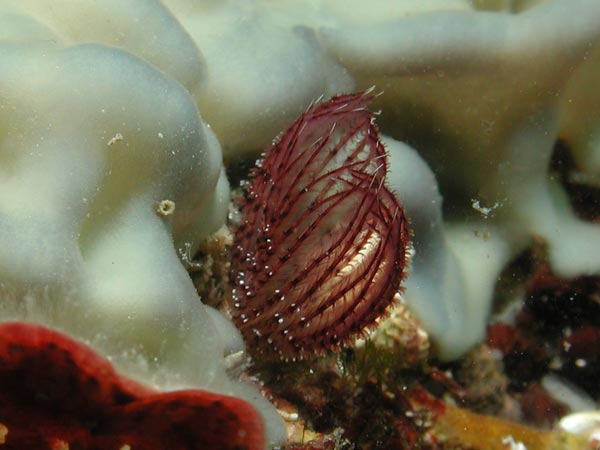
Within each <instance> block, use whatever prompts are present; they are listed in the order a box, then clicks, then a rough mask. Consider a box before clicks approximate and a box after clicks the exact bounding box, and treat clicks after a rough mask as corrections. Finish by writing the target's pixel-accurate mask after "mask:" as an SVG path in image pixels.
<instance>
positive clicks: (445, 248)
mask: <svg viewBox="0 0 600 450" xmlns="http://www.w3.org/2000/svg"><path fill="white" fill-rule="evenodd" d="M163 3H164V4H163ZM163 3H161V2H160V1H158V0H128V1H124V2H123V1H120V2H118V1H116V0H105V1H103V2H96V1H91V0H57V1H54V2H44V1H42V0H6V1H4V2H2V4H1V5H0V25H1V26H0V66H1V68H2V70H1V71H0V115H1V116H2V123H1V124H0V130H1V132H0V137H1V141H0V158H2V160H3V165H2V169H1V170H0V187H1V188H0V196H2V202H1V203H0V225H2V226H1V227H0V243H1V244H2V251H1V252H0V283H1V288H2V293H3V297H4V298H3V302H2V308H3V311H2V317H3V318H9V317H21V318H27V319H32V320H38V321H41V322H44V323H48V324H50V325H53V326H55V327H57V328H60V329H63V330H66V331H68V332H70V333H71V334H73V335H75V336H78V337H80V338H83V339H86V340H87V341H88V342H90V343H91V344H92V345H94V346H96V347H99V348H101V349H103V350H104V352H105V353H107V354H110V355H112V356H113V357H114V358H116V361H117V363H118V364H120V366H121V367H126V366H127V370H128V371H129V372H130V373H133V372H135V371H138V372H144V373H145V376H146V377H147V378H152V379H154V381H155V382H156V383H162V384H163V385H166V384H169V383H171V384H177V383H176V382H175V381H174V380H173V379H172V378H171V379H170V381H168V382H167V381H165V380H162V381H161V380H160V378H161V377H166V378H169V376H168V375H167V374H169V373H170V374H171V375H173V374H178V376H179V377H180V380H179V382H180V384H187V385H194V386H202V387H208V388H212V389H215V390H220V391H221V392H224V391H227V392H230V393H234V392H238V391H239V392H241V391H242V390H243V388H241V387H240V386H239V385H237V384H235V383H232V382H230V381H229V380H228V378H227V377H226V376H224V370H225V369H224V365H225V363H224V362H223V355H224V353H226V352H227V351H235V350H237V349H239V348H240V345H241V343H240V341H239V336H238V335H237V334H236V333H235V331H234V330H232V329H231V325H230V324H229V323H228V322H227V321H226V320H225V318H224V317H222V316H220V315H218V313H217V312H216V311H214V310H211V309H209V308H207V307H204V306H202V305H201V304H200V302H199V301H198V298H197V296H196V294H195V293H194V290H193V286H192V283H191V281H190V280H189V277H188V275H187V273H186V272H185V270H184V269H183V267H182V266H181V264H180V262H179V260H178V258H177V252H176V249H177V248H180V249H184V250H185V249H187V248H192V249H193V248H195V246H196V245H197V244H198V242H199V241H200V240H201V239H202V238H204V237H205V236H206V235H207V234H208V233H209V232H211V231H213V230H215V229H216V228H218V226H219V225H220V224H222V223H223V220H224V215H225V213H226V204H227V202H228V196H229V193H228V189H229V186H228V182H227V179H226V178H225V176H224V172H223V168H222V164H221V151H220V147H221V146H222V147H223V148H224V151H225V155H226V158H227V159H228V160H230V161H233V162H235V160H236V159H238V160H239V159H244V158H247V157H249V156H251V155H257V154H258V153H259V152H260V150H261V149H262V148H264V147H265V146H266V145H267V144H268V143H269V142H270V141H271V140H272V139H273V138H274V137H275V135H276V134H277V132H279V131H280V130H282V129H283V128H284V127H285V126H286V125H287V124H288V122H290V121H291V120H293V119H294V118H295V117H296V115H297V114H298V113H299V112H301V111H303V110H304V108H305V107H306V106H307V105H308V104H309V103H310V101H312V100H313V99H315V98H318V97H319V96H329V95H332V94H335V93H341V92H344V91H349V90H352V89H354V88H358V89H361V88H366V87H369V86H371V85H373V84H375V85H376V86H377V88H378V89H381V90H383V91H384V92H383V94H382V95H381V96H380V97H379V100H378V107H380V108H381V110H382V114H381V116H380V117H379V119H378V123H379V124H380V127H381V128H382V130H383V131H384V132H385V133H387V134H389V135H390V136H392V138H393V139H396V140H402V141H406V142H407V143H408V144H409V145H410V147H412V148H414V150H413V149H411V148H409V147H407V146H406V145H403V144H400V143H398V142H396V141H394V140H393V139H392V138H390V139H389V140H388V147H389V151H390V156H391V162H390V166H391V173H390V177H391V180H392V181H391V182H392V184H393V185H394V187H395V189H396V191H397V192H398V195H399V196H400V197H401V198H402V199H403V200H404V202H405V204H406V206H407V210H408V212H409V215H410V216H412V223H413V227H414V234H415V237H414V245H415V257H414V261H413V271H412V273H411V275H410V277H409V280H408V286H407V292H406V298H407V301H408V303H409V305H410V306H411V307H412V308H413V310H414V311H415V312H416V313H417V315H418V317H419V318H420V320H421V322H422V323H423V325H424V327H425V328H426V329H427V331H428V332H429V333H430V334H431V337H432V338H433V340H434V342H435V343H436V344H437V349H438V351H439V354H440V355H441V356H442V357H445V358H453V357H456V356H459V355H460V354H462V353H463V352H464V351H466V350H467V349H468V348H469V347H470V346H472V345H473V344H474V343H476V342H477V341H478V340H480V339H481V338H482V336H483V333H484V329H485V324H486V320H487V316H488V313H489V308H490V303H491V299H492V294H493V289H494V283H495V281H496V278H497V275H498V273H499V272H500V270H502V268H503V267H505V265H506V264H507V263H508V261H509V260H510V259H511V258H512V257H514V256H515V255H516V254H517V253H518V252H520V251H521V250H522V249H524V248H526V247H527V246H528V245H529V244H530V243H531V241H532V239H534V238H540V239H543V240H544V241H545V242H546V244H547V247H548V252H549V260H550V262H551V264H552V266H553V269H554V270H555V271H557V272H558V273H560V274H562V275H567V276H575V275H579V274H587V273H598V272H599V271H600V230H599V228H598V226H597V225H594V224H591V223H587V222H584V221H582V220H581V219H578V218H577V217H575V215H574V214H573V212H572V210H571V208H570V205H569V203H568V199H567V197H566V195H565V193H564V192H563V190H562V187H561V186H560V185H559V183H558V182H556V181H555V180H553V179H551V178H550V177H549V175H548V164H549V161H550V158H551V153H552V148H553V145H554V143H555V142H556V140H557V139H562V140H564V141H565V142H566V143H567V145H568V146H569V148H570V149H571V150H572V152H573V155H574V157H575V160H576V162H578V163H579V164H580V166H581V167H580V168H581V171H582V172H583V173H585V174H588V175H590V176H591V177H592V179H597V176H598V170H599V169H598V167H600V163H599V161H600V156H599V155H600V146H599V144H598V142H599V138H598V136H600V131H599V130H600V122H599V121H598V111H600V107H599V105H600V102H599V101H598V94H597V93H598V92H600V91H599V89H598V83H599V81H598V77H599V68H598V67H599V64H598V61H599V57H598V55H599V54H600V28H599V27H598V23H600V2H598V1H597V0H546V1H543V0H542V1H540V0H472V1H468V0H428V1H422V2H413V1H398V2H388V1H385V0H378V1H375V2H364V1H359V0H353V1H346V0H328V1H325V0H312V1H304V0H302V1H299V0H281V1H278V2H272V1H268V0H248V1H244V2H240V1H236V0H228V1H223V2H215V1H209V0H205V1H197V2H192V1H190V0H165V1H164V2H163ZM198 109H199V110H200V113H201V114H202V118H203V119H204V120H205V121H206V123H208V125H206V124H205V123H204V122H203V121H202V120H201V119H200V116H199V113H198ZM211 129H212V130H214V133H213V131H211ZM423 159H424V160H426V161H427V163H425V162H424V161H423ZM419 174H420V175H419ZM594 177H596V178H594ZM442 200H443V204H444V210H443V211H444V214H445V216H444V215H443V214H442ZM161 202H162V203H161ZM165 202H166V203H165ZM161 205H162V207H161ZM163 207H165V208H166V209H164V208H163ZM173 207H174V208H173ZM157 208H158V210H157ZM165 211H166V213H165ZM132 349H133V350H134V353H136V354H139V355H142V358H141V360H143V361H145V363H144V364H146V366H147V367H146V368H144V367H143V366H144V364H138V363H135V362H132V358H131V357H123V354H125V353H128V352H129V353H131V351H132ZM119 355H120V356H119ZM155 358H156V359H155ZM240 395H242V396H245V397H246V398H248V396H249V395H251V394H248V393H247V392H246V393H244V394H240ZM256 404H259V407H261V408H262V409H263V412H264V414H265V416H269V417H270V419H269V420H268V421H267V425H268V431H269V434H270V437H271V441H272V442H275V441H276V440H278V439H279V440H281V439H282V435H281V434H278V433H279V431H278V429H277V426H278V425H277V423H276V421H274V420H271V419H272V418H273V417H272V416H271V415H270V414H271V413H270V412H269V410H268V408H267V407H266V406H265V404H264V403H262V404H260V401H259V400H257V403H256ZM260 405H262V406H260Z"/></svg>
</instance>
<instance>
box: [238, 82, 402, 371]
mask: <svg viewBox="0 0 600 450" xmlns="http://www.w3.org/2000/svg"><path fill="white" fill-rule="evenodd" d="M372 98H373V96H372V95H371V94H370V93H369V92H362V93H357V94H349V95H341V96H338V97H334V98H332V99H330V100H328V101H325V102H322V103H315V104H312V105H311V106H310V107H309V108H308V109H307V110H306V112H305V113H303V114H302V115H301V116H300V117H299V118H298V119H297V120H296V121H295V122H294V123H292V125H291V126H290V127H289V128H288V129H287V130H286V131H285V132H284V133H283V134H282V135H281V136H280V137H279V138H278V139H277V140H276V142H274V143H273V145H272V146H271V147H270V148H269V149H268V150H267V151H266V152H265V154H264V157H263V158H262V159H261V160H260V161H259V162H258V163H257V165H256V167H255V168H254V169H253V170H252V172H251V181H249V182H247V183H246V184H245V186H244V187H245V197H244V199H243V200H241V203H242V204H241V217H242V219H241V223H240V224H239V225H238V227H237V229H236V232H235V242H234V249H233V258H232V273H231V275H232V280H233V285H234V287H233V292H232V295H231V299H230V303H231V305H230V306H231V308H230V309H231V314H232V317H233V319H234V321H235V322H236V324H237V326H238V327H239V328H240V330H241V331H242V334H243V336H244V338H245V340H246V342H247V344H248V348H249V349H250V351H252V352H254V353H256V354H261V355H263V356H264V357H268V358H273V357H274V358H282V359H297V358H308V357H312V356H315V355H320V354H323V353H324V352H325V351H327V350H336V349H339V348H340V347H341V346H342V345H344V344H345V343H348V342H350V341H351V340H352V339H353V338H354V337H356V336H357V335H359V334H360V333H362V332H363V331H364V330H365V329H367V328H368V327H369V326H373V325H374V324H375V322H376V320H377V319H378V318H379V317H380V316H381V315H383V314H384V313H385V311H386V309H387V307H388V306H389V305H390V304H391V303H392V302H393V298H394V295H395V294H396V293H397V292H398V291H399V289H400V283H401V281H402V278H403V276H404V272H405V265H406V253H407V251H406V249H407V246H408V240H409V239H408V235H409V233H408V226H407V220H406V218H405V215H404V211H403V209H402V207H401V206H400V204H399V202H398V200H397V199H396V197H395V196H394V194H393V193H392V192H391V191H390V190H389V189H388V188H387V187H386V172H387V161H386V158H387V155H386V151H385V148H384V146H383V144H382V143H381V141H380V139H379V135H378V131H377V128H376V126H375V123H374V115H373V113H371V112H370V111H369V110H368V109H367V104H368V103H369V102H370V101H371V100H372Z"/></svg>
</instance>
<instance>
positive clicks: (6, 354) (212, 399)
mask: <svg viewBox="0 0 600 450" xmlns="http://www.w3.org/2000/svg"><path fill="white" fill-rule="evenodd" d="M0 448H2V449H19V450H23V449H49V450H50V449H51V450H59V449H61V450H64V449H69V450H80V449H81V450H92V449H98V450H113V449H114V450H142V449H144V450H164V449H170V450H184V449H185V450H193V449H211V450H218V449H222V450H234V449H235V450H241V449H245V450H259V449H260V450H262V449H264V448H265V438H264V431H263V424H262V420H261V418H260V416H259V414H258V413H257V411H256V410H255V409H254V408H253V407H252V406H251V405H250V404H248V403H246V402H245V401H243V400H240V399H237V398H234V397H229V396H224V395H220V394H214V393H210V392H206V391H201V390H182V391H174V392H157V391H155V390H153V389H150V388H148V387H145V386H143V385H141V384H139V383H137V382H135V381H133V380H131V379H128V378H126V377H123V376H121V375H119V374H118V373H117V372H116V371H115V370H114V368H113V367H112V366H111V364H110V363H109V362H108V360H106V359H105V358H103V357H102V356H100V355H99V354H97V353H95V352H94V351H93V350H91V349H90V348H89V347H87V346H85V345H84V344H82V343H80V342H77V341H75V340H73V339H71V338H69V337H68V336H66V335H64V334H62V333H59V332H57V331H54V330H50V329H48V328H45V327H43V326H40V325H37V324H31V323H23V322H9V323H3V324H0Z"/></svg>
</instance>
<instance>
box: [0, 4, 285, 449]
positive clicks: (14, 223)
mask: <svg viewBox="0 0 600 450" xmlns="http://www.w3.org/2000/svg"><path fill="white" fill-rule="evenodd" d="M60 3H61V4H60V5H57V4H54V6H56V7H57V8H58V7H65V8H66V7H67V6H68V5H67V3H68V4H73V6H74V9H69V15H68V17H66V18H61V17H59V15H56V17H55V16H53V15H52V14H51V13H53V12H54V8H53V7H51V6H49V4H46V3H45V2H22V3H20V4H19V5H18V8H15V9H12V10H11V9H10V8H8V7H7V4H3V5H2V8H0V23H5V24H16V25H15V26H14V29H13V30H12V31H13V32H12V33H11V32H10V27H7V28H3V29H2V32H0V33H1V34H2V39H1V40H0V72H1V73H0V158H1V160H2V166H1V168H0V247H1V248H2V250H1V251H0V296H1V302H0V320H24V321H34V322H38V323H42V324H45V325H47V326H50V327H53V328H56V329H58V330H61V331H63V332H66V333H67V334H69V335H71V336H73V337H75V338H78V339H80V340H82V341H84V342H86V343H88V344H89V345H91V346H92V347H94V348H95V349H96V350H99V351H100V352H102V353H103V354H104V355H106V356H108V357H109V358H110V359H111V360H112V362H113V363H114V364H115V365H116V366H117V368H118V369H120V370H121V371H123V372H124V373H126V374H128V375H130V376H132V377H134V378H137V379H140V380H142V381H144V382H146V383H149V384H151V385H153V386H156V387H158V388H160V389H166V390H170V389H179V388H203V389H208V390H212V391H216V392H220V393H224V394H229V395H236V396H240V397H242V398H245V399H246V400H249V401H250V402H251V403H253V404H254V405H255V406H256V407H257V408H258V409H259V410H260V411H261V412H262V414H263V417H264V418H265V425H266V429H267V433H268V439H269V442H271V443H276V442H282V441H283V437H284V435H283V428H282V425H281V421H280V419H279V418H278V416H277V413H276V411H275V409H274V407H272V406H271V405H270V404H269V403H268V402H267V400H265V399H264V398H262V396H261V395H260V394H259V393H258V391H257V390H256V389H254V388H251V387H249V386H247V385H245V384H243V383H241V382H239V381H236V380H235V379H232V378H230V377H229V376H228V374H227V369H228V368H229V367H228V366H229V365H230V364H231V360H232V357H233V355H234V354H236V353H237V352H239V351H240V350H242V349H243V344H242V341H241V338H240V336H239V333H238V332H237V330H235V328H234V327H233V325H232V324H231V323H230V322H229V321H228V319H226V318H225V317H224V316H222V315H221V314H220V313H219V312H217V311H216V310H213V309H212V308H210V307H208V306H205V305H203V304H202V303H201V301H200V298H199V297H198V295H197V293H196V291H195V288H194V285H193V283H192V281H191V279H190V277H189V275H188V273H187V272H186V270H185V268H184V267H183V265H182V264H181V261H180V260H179V256H178V248H179V249H182V250H185V249H188V248H191V249H195V248H197V246H198V243H199V242H200V241H201V240H202V239H204V238H205V237H207V236H208V235H209V234H210V233H211V232H213V231H215V230H216V229H217V228H218V227H219V226H221V225H222V224H223V223H224V220H225V217H226V214H227V210H228V204H229V183H228V181H227V179H226V177H225V172H224V168H223V165H222V155H221V150H220V145H219V142H218V141H217V139H216V137H215V136H214V134H213V133H212V131H211V130H210V128H209V127H208V126H207V125H206V124H205V123H204V122H203V121H202V119H201V117H200V115H199V112H198V109H197V106H196V104H195V102H194V99H193V97H192V96H191V94H190V92H189V90H188V89H186V87H187V88H189V89H192V88H193V85H194V83H196V81H197V80H200V79H201V78H202V76H201V73H202V70H200V69H201V68H202V59H201V58H200V53H199V51H198V50H197V48H196V47H195V46H194V44H193V43H192V42H191V41H189V40H187V41H186V39H188V38H187V35H186V33H185V32H184V31H183V30H182V29H181V28H178V25H177V22H176V21H175V20H174V19H173V17H172V16H171V15H170V14H169V13H168V11H166V10H165V9H164V8H163V7H162V6H161V5H160V4H159V3H158V2H156V3H155V4H154V9H153V8H150V7H148V8H144V7H141V6H140V5H136V4H135V2H132V4H131V5H130V6H132V10H131V11H129V13H130V16H129V19H128V20H133V19H134V18H135V16H134V14H135V13H138V14H142V15H143V14H145V15H146V18H147V19H148V21H147V22H146V23H150V24H152V25H154V26H156V27H157V31H156V33H158V34H161V33H164V36H161V37H163V38H164V41H163V42H162V43H163V44H165V45H170V46H172V48H171V51H173V52H175V51H176V50H177V48H178V47H179V45H180V44H181V43H182V42H183V43H184V44H185V45H184V47H185V46H186V45H187V48H188V49H190V52H189V53H188V54H189V55H191V56H193V57H194V58H195V59H191V60H189V61H188V62H190V63H191V66H190V67H192V68H193V67H196V69H198V74H197V75H198V76H196V75H193V74H192V75H190V73H186V70H188V68H186V64H185V61H182V60H178V61H177V63H176V64H174V65H171V64H170V63H169V61H168V57H172V55H169V56H168V57H167V59H166V61H165V60H162V59H161V58H162V57H161V56H159V55H158V53H159V52H158V51H157V50H156V49H155V48H153V47H152V46H151V45H150V46H148V48H147V49H146V48H144V45H146V44H145V39H144V38H143V33H142V34H140V31H141V30H143V29H144V28H143V27H142V28H138V32H137V33H138V34H137V35H136V36H134V33H133V31H132V30H131V29H127V28H126V26H125V25H126V22H127V21H124V19H123V17H121V16H118V20H117V19H115V20H117V21H118V22H120V23H122V28H123V33H126V34H128V37H123V36H122V34H121V33H120V32H119V26H118V24H116V25H115V28H113V31H114V32H116V33H117V34H116V36H121V37H122V39H121V40H119V39H114V36H112V37H111V33H110V32H109V31H107V30H108V29H110V27H107V29H105V30H104V31H102V30H98V29H96V30H94V29H92V27H91V26H90V27H89V28H86V27H84V28H82V29H80V30H74V29H71V28H70V25H73V24H74V23H77V21H78V20H82V18H87V19H88V20H89V21H90V23H91V22H92V21H93V18H94V16H95V15H97V14H100V12H102V14H100V15H101V16H102V17H104V18H106V19H107V20H109V19H110V18H111V14H109V13H110V12H112V14H117V13H118V12H119V13H120V12H122V8H121V5H120V3H118V2H113V3H112V4H110V2H106V3H104V4H103V6H102V7H100V6H97V3H96V2H60ZM63 3H64V4H63ZM150 4H151V3H150V2H148V4H147V5H146V6H148V5H150ZM95 6H97V8H94V7H95ZM138 6H140V8H138ZM77 7H80V9H81V10H77ZM85 8H87V9H88V10H85V11H84V9H85ZM136 8H137V9H136ZM96 9H97V10H98V11H97V10H96ZM111 9H112V10H111ZM100 10H101V11H100ZM160 14H163V15H164V17H162V18H161V16H160ZM63 19H64V21H63ZM151 19H152V20H151ZM165 24H166V25H168V26H169V27H171V28H172V29H170V30H166V29H164V30H160V25H165ZM166 25H165V26H166ZM23 30H28V31H29V34H27V33H25V32H24V31H23ZM100 36H104V38H103V39H102V38H100ZM177 36H178V37H177ZM88 40H91V41H94V40H96V41H100V42H102V43H101V44H98V43H81V44H77V43H76V42H77V41H82V42H86V41H88ZM117 47H120V48H117ZM126 50H129V51H126ZM163 50H164V51H165V52H166V53H170V52H167V51H166V48H165V49H163ZM185 54H186V53H185V52H183V54H182V55H185ZM135 55H138V56H140V57H148V58H149V60H152V59H153V58H156V60H157V61H156V64H153V63H152V61H150V62H148V61H146V60H143V59H141V58H140V57H138V56H135ZM182 55H180V57H181V56H182ZM195 63H197V64H196V66H194V64H195ZM159 64H164V65H165V67H164V69H165V70H164V71H162V70H160V69H159V68H158V65H159ZM188 75H189V76H188ZM195 80H196V81H195Z"/></svg>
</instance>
